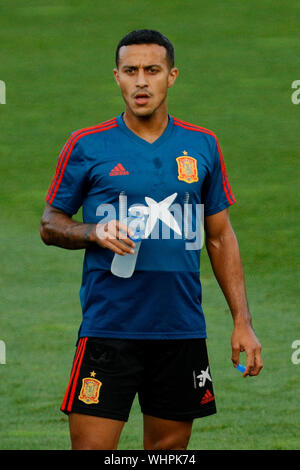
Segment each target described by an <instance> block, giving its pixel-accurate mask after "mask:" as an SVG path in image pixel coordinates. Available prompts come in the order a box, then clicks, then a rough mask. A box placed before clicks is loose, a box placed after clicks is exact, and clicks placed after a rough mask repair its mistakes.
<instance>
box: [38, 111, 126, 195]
mask: <svg viewBox="0 0 300 470" xmlns="http://www.w3.org/2000/svg"><path fill="white" fill-rule="evenodd" d="M113 127H118V124H117V121H116V120H112V122H111V124H110V125H102V124H99V125H98V126H93V127H90V128H86V129H83V130H82V129H81V130H79V131H76V132H74V133H73V134H72V135H71V136H70V138H69V140H68V141H67V143H66V145H65V146H64V148H63V150H62V152H61V155H60V157H59V160H58V162H57V167H56V172H55V175H54V178H53V180H52V183H51V185H50V188H49V191H48V193H47V196H46V201H47V202H49V204H51V203H52V201H53V199H54V197H55V195H56V193H57V190H58V188H59V185H60V182H61V180H62V177H63V174H64V171H65V168H66V165H67V163H68V160H69V158H70V155H71V153H72V150H73V148H74V146H75V144H76V142H77V141H78V140H79V139H80V138H81V137H83V136H86V135H89V134H94V133H96V132H102V131H105V130H108V129H112V128H113ZM59 175H60V176H59ZM51 193H52V196H51V198H50V195H51Z"/></svg>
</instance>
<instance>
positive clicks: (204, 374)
mask: <svg viewBox="0 0 300 470" xmlns="http://www.w3.org/2000/svg"><path fill="white" fill-rule="evenodd" d="M197 379H198V380H199V382H198V385H199V387H204V385H205V383H206V380H209V381H210V382H211V381H212V380H211V376H210V374H209V366H207V368H206V370H201V374H199V375H197Z"/></svg>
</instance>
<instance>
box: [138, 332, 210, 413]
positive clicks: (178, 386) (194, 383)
mask: <svg viewBox="0 0 300 470" xmlns="http://www.w3.org/2000/svg"><path fill="white" fill-rule="evenodd" d="M139 401H140V405H141V410H142V412H143V413H144V414H145V415H148V416H153V417H156V418H161V419H166V420H173V421H192V420H193V419H195V418H200V417H203V416H208V415H210V414H214V413H216V406H215V399H214V391H213V383H212V376H211V372H210V367H209V362H208V354H207V348H206V341H205V339H202V338H200V339H188V340H166V341H155V340H153V341H152V344H151V343H150V342H149V348H148V351H147V363H146V368H145V375H144V380H143V384H142V387H141V389H140V390H139Z"/></svg>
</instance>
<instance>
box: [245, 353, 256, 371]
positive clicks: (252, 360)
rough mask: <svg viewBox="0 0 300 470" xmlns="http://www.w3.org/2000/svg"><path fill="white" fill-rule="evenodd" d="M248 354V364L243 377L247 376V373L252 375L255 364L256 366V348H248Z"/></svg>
mask: <svg viewBox="0 0 300 470" xmlns="http://www.w3.org/2000/svg"><path fill="white" fill-rule="evenodd" d="M246 355H247V364H246V370H245V372H244V373H243V377H247V375H251V373H252V371H253V369H254V366H255V350H250V351H249V350H248V351H247V350H246Z"/></svg>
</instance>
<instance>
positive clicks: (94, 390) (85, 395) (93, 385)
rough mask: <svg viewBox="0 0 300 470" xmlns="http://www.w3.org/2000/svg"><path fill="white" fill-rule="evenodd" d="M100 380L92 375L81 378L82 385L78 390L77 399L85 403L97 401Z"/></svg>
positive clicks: (89, 403)
mask: <svg viewBox="0 0 300 470" xmlns="http://www.w3.org/2000/svg"><path fill="white" fill-rule="evenodd" d="M101 385H102V382H100V381H99V380H97V379H94V378H92V377H86V378H85V379H82V387H81V390H80V395H79V396H78V398H79V400H81V401H83V402H84V403H86V404H87V405H91V404H95V403H99V393H100V388H101Z"/></svg>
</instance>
